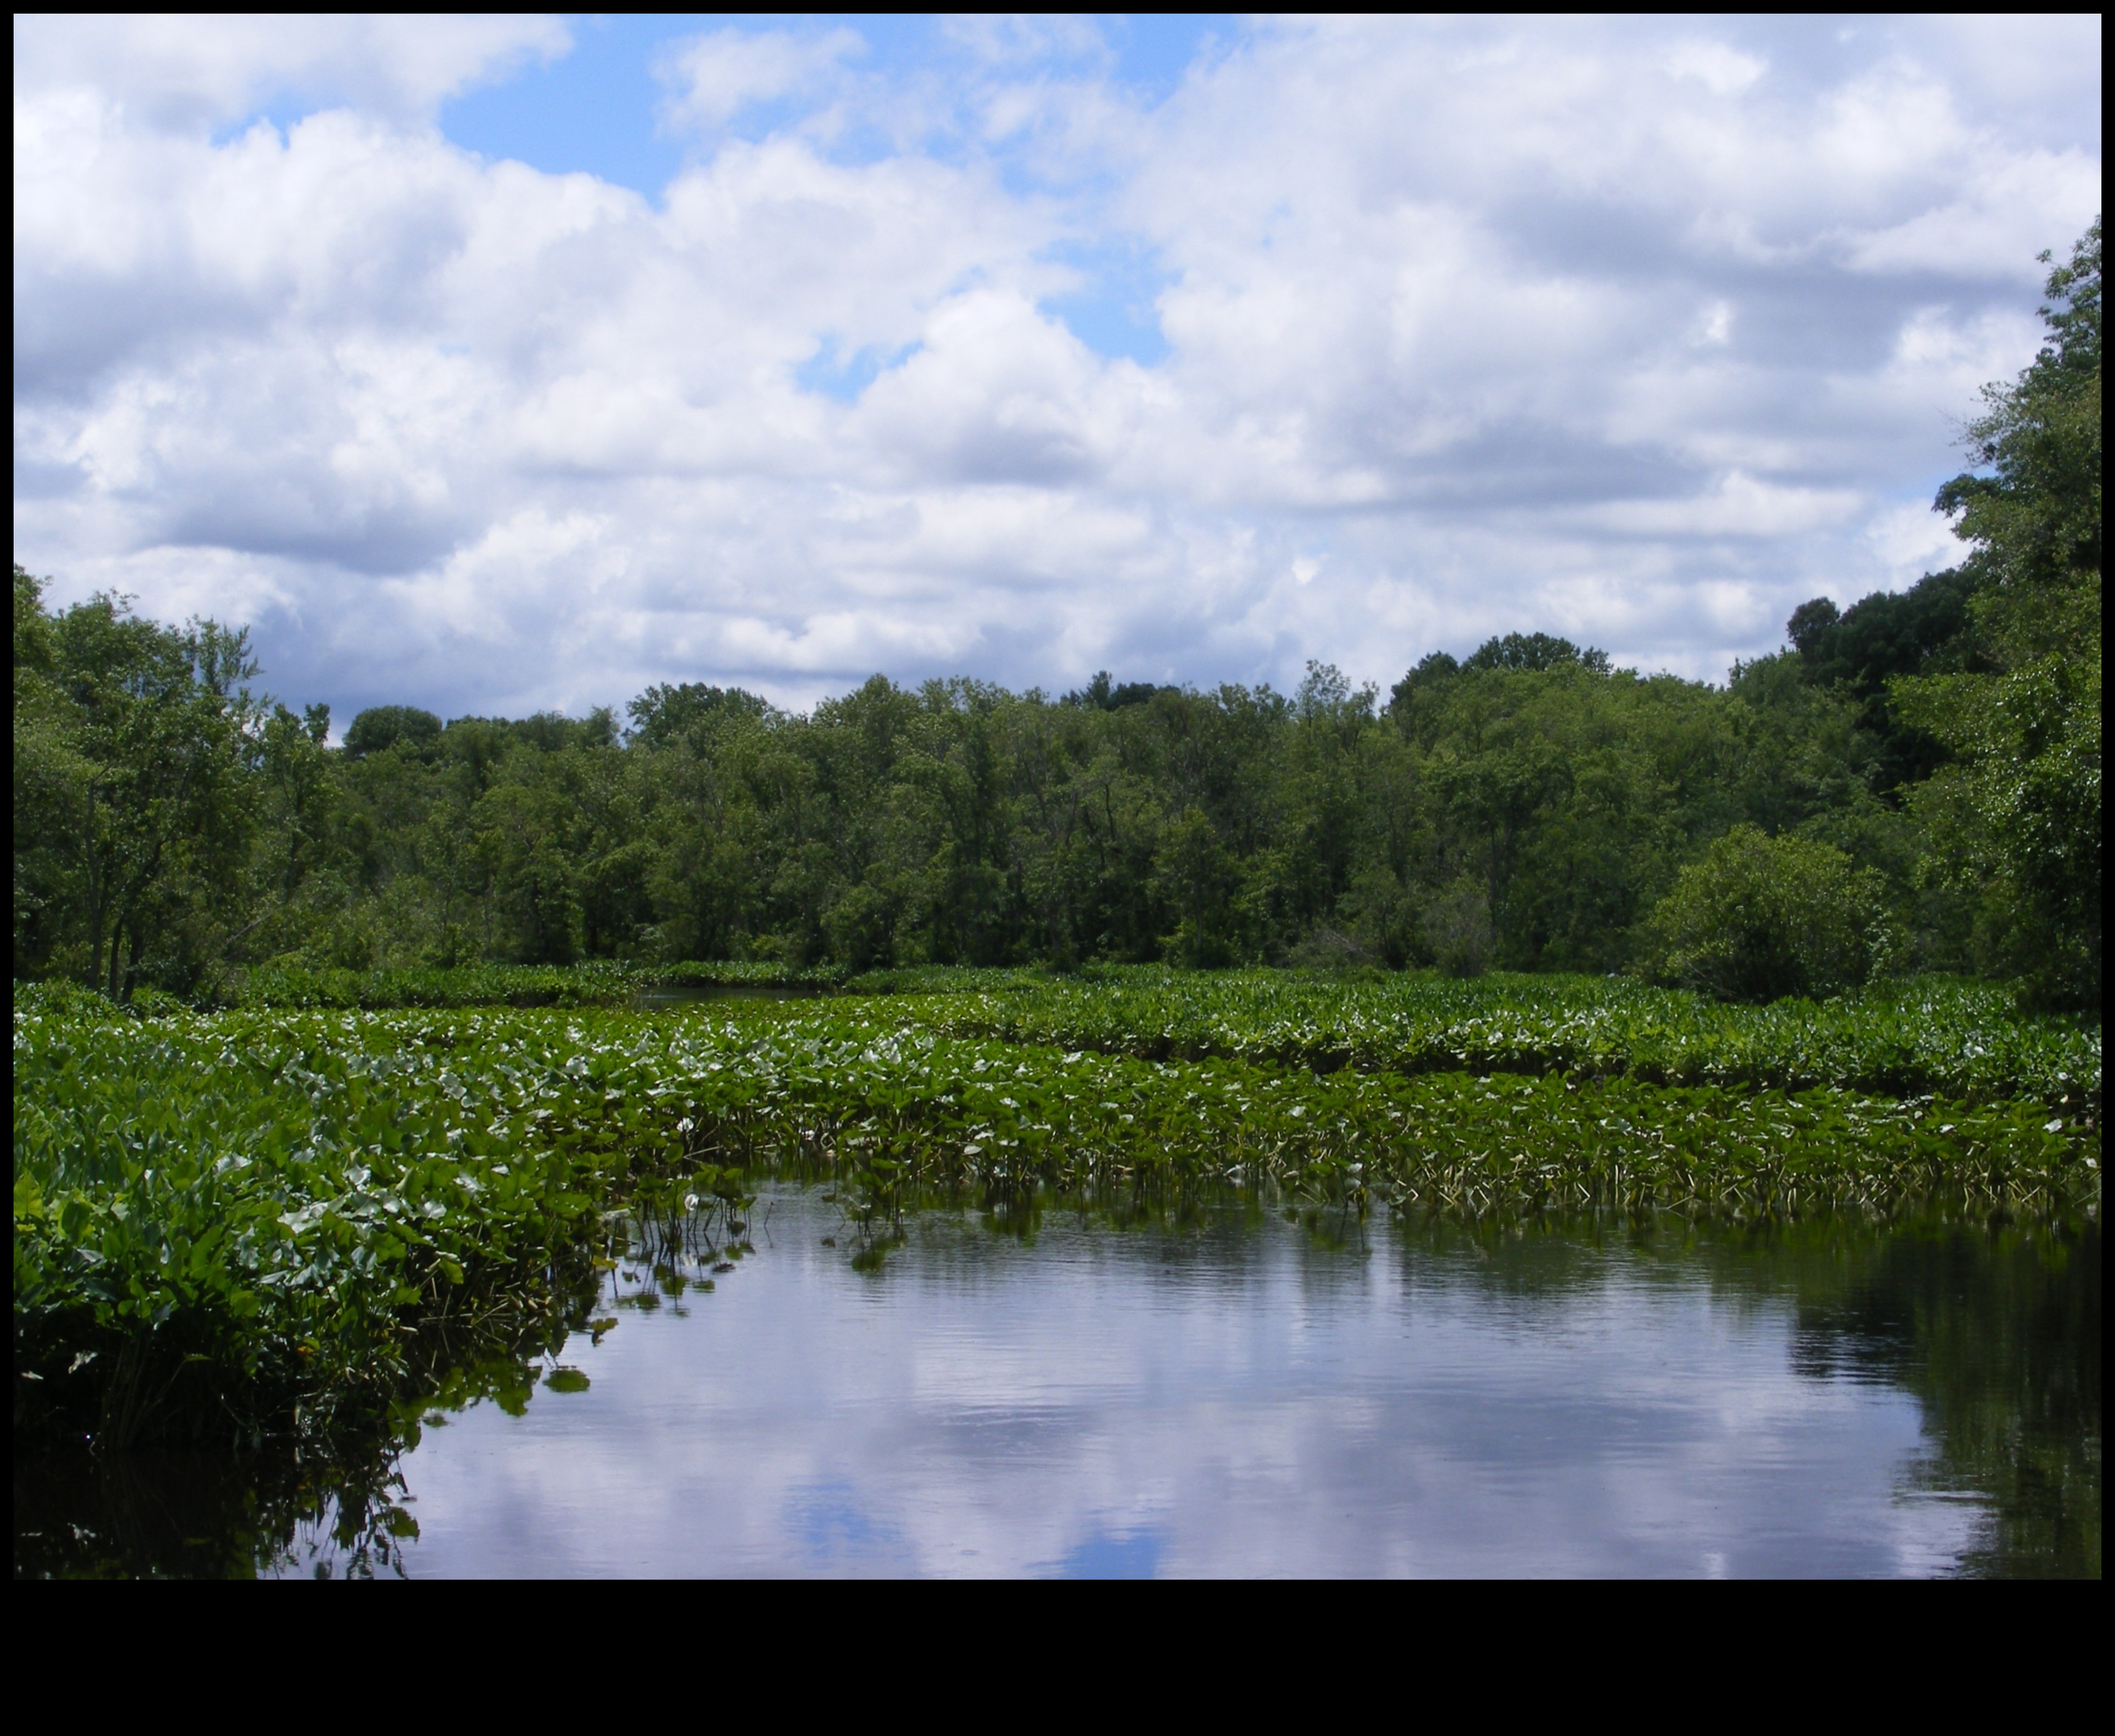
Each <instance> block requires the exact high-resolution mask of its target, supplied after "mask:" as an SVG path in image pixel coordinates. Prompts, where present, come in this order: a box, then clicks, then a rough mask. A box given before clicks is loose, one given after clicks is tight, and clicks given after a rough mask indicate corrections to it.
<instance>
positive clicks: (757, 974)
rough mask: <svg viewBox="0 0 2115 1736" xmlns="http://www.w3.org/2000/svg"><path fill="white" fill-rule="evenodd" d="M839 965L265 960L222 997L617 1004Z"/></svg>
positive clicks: (268, 1002) (300, 1003)
mask: <svg viewBox="0 0 2115 1736" xmlns="http://www.w3.org/2000/svg"><path fill="white" fill-rule="evenodd" d="M843 976H844V973H843V972H842V971H839V970H835V969H833V968H831V967H827V966H824V967H804V966H796V965H786V964H777V963H770V962H744V961H737V960H729V959H720V960H709V961H706V962H700V963H688V964H669V965H654V966H643V965H628V964H618V963H613V962H608V961H606V960H604V961H598V962H592V963H588V964H581V965H570V966H567V965H507V964H475V965H461V966H457V967H454V968H452V969H449V970H440V969H432V970H404V971H336V970H322V969H314V968H304V969H298V970H296V969H280V968H275V967H264V968H260V969H257V970H253V971H248V972H246V973H245V974H244V975H242V976H241V977H240V978H239V979H237V980H235V981H232V983H231V985H230V986H229V988H228V990H227V992H225V993H224V994H223V1000H224V1001H226V1002H227V1003H230V1004H233V1005H238V1006H244V1007H288V1008H293V1007H307V1008H332V1007H337V1008H386V1007H621V1006H623V1005H625V1004H626V1003H628V1002H630V1001H631V999H633V998H634V997H635V996H636V995H638V994H641V993H643V992H645V993H650V992H652V991H654V990H671V989H713V988H719V989H806V990H821V989H828V988H833V987H835V986H836V985H837V984H838V983H839V982H841V981H842V980H843Z"/></svg>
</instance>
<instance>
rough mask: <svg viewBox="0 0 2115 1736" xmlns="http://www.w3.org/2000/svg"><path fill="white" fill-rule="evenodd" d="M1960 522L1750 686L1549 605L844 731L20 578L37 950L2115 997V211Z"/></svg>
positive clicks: (742, 695)
mask: <svg viewBox="0 0 2115 1736" xmlns="http://www.w3.org/2000/svg"><path fill="white" fill-rule="evenodd" d="M2048 302H2049V305H2048V307H2046V308H2045V309H2044V319H2045V320H2046V323H2047V328H2048V337H2047V342H2046V343H2045V345H2044V347H2043V349H2042V351H2041V352H2040V354H2039V356H2038V357H2037V358H2036V359H2035V361H2034V362H2033V364H2032V365H2030V367H2028V368H2027V369H2026V371H2025V372H2024V373H2023V374H2021V376H2020V377H2019V378H2018V379H2016V380H2015V381H2012V382H2009V383H2003V384H2002V385H1997V386H1993V387H1991V388H1987V389H1986V393H1985V397H1984V404H1983V406H1982V411H1981V413H1980V415H1979V416H1976V417H1975V419H1974V420H1972V421H1971V422H1970V424H1969V425H1968V427H1967V429H1966V445H1967V448H1968V450H1969V454H1970V459H1971V467H1970V471H1968V472H1967V473H1966V474H1964V475H1961V476H1960V477H1958V478H1957V479H1956V480H1953V481H1952V482H1950V483H1948V485H1946V486H1945V488H1944V489H1942V490H1941V491H1940V493H1939V495H1938V501H1937V503H1936V504H1937V507H1938V509H1939V510H1941V511H1943V512H1946V513H1948V514H1949V515H1951V517H1952V520H1953V522H1954V524H1955V527H1956V529H1957V531H1958V532H1959V534H1960V535H1961V539H1962V542H1963V550H1964V553H1963V558H1962V559H1961V563H1960V564H1959V565H1957V567H1953V568H1952V569H1951V570H1949V571H1948V572H1940V573H1936V574H1933V575H1931V576H1928V577H1926V578H1925V580H1923V581H1922V582H1920V584H1918V585H1916V586H1914V587H1912V588H1911V589H1910V590H1906V591H1904V592H1901V593H1895V594H1880V595H1873V596H1870V597H1868V598H1866V599H1865V600H1864V601H1863V602H1861V603H1860V604H1857V605H1856V606H1855V607H1853V608H1851V609H1847V610H1843V611H1842V612H1840V613H1839V612H1838V610H1837V609H1836V607H1835V606H1834V605H1833V604H1831V603H1829V602H1828V601H1826V600H1816V601H1814V602H1811V603H1809V604H1805V605H1804V606H1803V607H1801V609H1799V610H1798V611H1797V612H1796V613H1794V614H1793V616H1792V619H1791V621H1790V622H1789V623H1788V627H1787V633H1788V640H1789V644H1788V647H1787V649H1786V650H1782V651H1780V652H1779V653H1778V654H1774V655H1772V656H1767V657H1763V658H1760V659H1757V660H1755V662H1752V663H1746V664H1740V665H1738V666H1737V667H1736V668H1734V669H1733V670H1732V672H1731V675H1730V677H1729V679H1728V680H1727V682H1726V684H1725V685H1724V686H1723V687H1717V686H1712V685H1709V684H1706V683H1701V682H1689V681H1683V680H1678V679H1677V678H1675V677H1672V676H1667V675H1650V676H1648V675H1643V674H1640V673H1637V672H1636V671H1633V670H1628V669H1621V668H1612V667H1611V666H1610V664H1609V659H1608V658H1607V657H1606V656H1605V655H1604V654H1602V653H1600V652H1598V651H1595V650H1582V649H1581V648H1580V647H1578V646H1576V645H1572V644H1571V643H1569V642H1567V641H1564V640H1562V639H1557V638H1552V637H1548V636H1544V635H1541V634H1530V635H1518V634H1515V635H1509V636H1505V637H1503V638H1495V639H1493V640H1492V641H1489V643H1488V644H1486V645H1484V646H1483V647H1482V648H1481V649H1480V650H1478V651H1476V652H1475V654H1473V655H1470V656H1469V657H1467V658H1466V659H1462V660H1460V661H1457V659H1454V658H1453V657H1451V656H1449V655H1447V654H1444V653H1434V654H1432V655H1430V656H1428V657H1426V658H1425V659H1424V660H1423V661H1422V662H1420V663H1419V664H1417V665H1416V667H1415V668H1413V669H1411V670H1410V671H1409V672H1408V673H1406V675H1404V677H1402V680H1401V681H1399V682H1397V683H1396V684H1395V685H1394V687H1392V690H1391V691H1388V693H1387V694H1385V695H1383V694H1382V693H1381V692H1380V691H1378V690H1377V689H1374V688H1354V687H1351V685H1350V683H1349V682H1347V681H1346V679H1345V678H1344V677H1342V675H1341V674H1340V673H1338V672H1337V670H1335V669H1334V668H1330V667H1328V666H1327V665H1316V664H1310V666H1309V670H1308V674H1307V677H1306V679H1305V681H1304V682H1302V683H1301V685H1300V687H1299V688H1298V691H1296V692H1295V693H1292V694H1291V695H1284V694H1280V693H1278V692H1276V691H1273V690H1272V689H1270V688H1269V687H1254V688H1251V687H1233V686H1228V687H1218V688H1217V689H1214V690H1213V691H1197V690H1195V689H1192V688H1188V687H1154V686H1150V685H1143V684H1117V683H1114V682H1112V680H1111V679H1110V678H1109V677H1107V676H1098V677H1095V679H1094V681H1093V682H1090V684H1088V685H1087V686H1086V687H1084V688H1081V689H1080V690H1079V691H1074V692H1070V693H1067V694H1065V695H1064V696H1062V697H1052V696H1047V695H1045V694H1044V693H1041V692H1036V691H1031V692H1028V693H1025V694H1016V693H1012V692H1007V691H1003V690H1002V689H999V688H998V687H990V686H987V685H984V684H983V683H981V682H975V681H972V680H966V679H958V680H952V681H945V682H937V681H936V682H929V683H927V684H926V685H925V686H924V687H920V688H918V689H915V691H914V690H909V689H906V688H903V687H898V686H897V685H895V684H893V683H892V682H889V681H888V680H885V679H883V677H879V676H877V677H874V679H872V680H870V681H869V682H867V683H866V684H865V686H864V687H860V688H859V689H858V690H857V691H855V692H852V693H849V694H846V695H845V696H842V697H841V698H838V699H834V700H828V701H827V702H825V703H824V704H821V705H818V706H817V707H816V708H815V709H814V711H813V712H812V713H811V714H808V715H805V716H801V715H793V714H787V713H785V712H782V711H780V710H777V709H775V708H773V706H772V705H768V704H767V703H766V702H765V701H764V700H762V699H760V698H758V697H757V696H755V695H752V694H750V693H747V692H745V691H741V690H739V689H723V688H719V687H709V686H703V685H698V684H681V685H671V686H659V687H653V688H650V689H649V690H648V691H646V692H645V693H643V694H641V695H640V696H639V697H637V698H636V699H635V700H633V701H632V702H631V705H629V706H628V707H627V708H626V715H625V716H624V717H623V718H622V719H619V718H618V717H617V715H616V714H614V713H613V712H611V711H608V710H599V711H596V712H594V713H593V714H590V715H589V716H587V717H585V718H580V719H570V718H566V717H562V716H555V715H543V716H537V717H531V718H528V719H517V720H502V719H489V718H478V717H464V718H457V719H453V720H452V721H450V722H447V723H443V720H442V719H440V718H438V717H437V716H435V715H434V714H432V713H430V712H427V711H424V710H416V709H414V708H411V707H408V706H383V707H380V708H378V709H374V710H366V711H363V712H361V713H360V714H359V715H357V716H356V717H355V718H353V719H351V721H350V723H349V724H348V725H347V727H346V729H345V731H344V733H343V736H342V742H341V743H340V745H338V746H331V745H329V744H330V735H331V731H330V719H329V716H328V712H327V711H326V710H325V709H324V708H323V707H321V706H310V708H308V710H306V711H305V713H302V714H296V713H295V712H293V711H291V710H289V709H287V707H286V706H284V705H280V704H278V703H275V702H273V700H270V699H268V698H267V697H265V696H262V695H261V694H260V692H259V690H258V689H257V688H256V687H255V682H256V680H257V677H258V674H259V672H258V670H257V668H256V665H255V660H254V659H253V658H252V657H251V655H250V650H249V646H248V641H247V639H246V636H245V634H244V633H243V632H241V631H236V630H232V629H230V628H227V627H223V626H220V625H218V624H215V623H213V622H204V621H195V622H190V623H189V624H188V625H186V626H183V627H171V626H167V625H163V624H160V623H157V622H153V621H150V620H148V619H145V618H141V617H140V616H138V615H136V614H135V613H132V612H131V610H130V609H129V608H128V606H127V605H126V603H125V602H124V600H123V599H118V598H115V597H111V596H98V597H94V598H92V599H89V600H87V601H85V602H82V603H79V604H74V605H72V606H71V607H69V608H65V609H54V608H53V607H52V606H50V604H48V600H47V598H46V595H45V591H46V586H45V583H44V581H41V580H39V579H38V578H36V577H34V576H31V575H30V574H29V573H27V572H25V571H24V570H23V568H22V567H21V566H19V565H18V566H17V567H16V569H15V684H14V705H15V973H16V977H17V978H18V979H24V978H38V977H43V976H53V975H57V976H69V977H72V978H75V979H76V980H79V981H84V982H88V983H93V984H95V985H99V986H102V987H103V988H105V989H106V990H108V991H109V992H111V993H112V994H117V995H120V996H124V995H126V994H131V992H133V991H134V990H135V989H137V988H140V987H143V986H154V987H157V988H160V989H163V990H168V991H172V992H176V993H179V994H189V995H198V996H211V995H213V994H215V993H216V992H218V990H219V986H220V985H224V984H225V983H227V981H231V980H232V979H233V978H234V977H235V976H236V975H237V974H238V973H240V972H241V971H244V970H245V969H247V968H249V967H254V966H256V965H258V964H261V963H265V962H278V963H281V964H289V963H291V964H310V965H329V966H338V967H356V968H365V967H379V966H384V965H408V964H442V965H447V964H456V963H466V962H475V961H480V960H493V961H513V962H524V963H563V962H571V961H573V960H576V959H580V958H622V959H630V960H636V961H641V962H660V961H672V960H680V959H716V958H751V959H778V960H783V961H786V962H791V963H803V964H805V963H813V962H823V961H827V962H836V963H839V964H842V965H843V966H845V967H848V968H855V969H856V968H864V967H869V966H874V965H879V964H897V965H902V964H910V963H921V962H932V963H954V962H961V963H979V964H984V963H1012V962H1032V961H1044V962H1049V963H1051V964H1053V965H1057V966H1059V967H1066V966H1070V965H1073V964H1076V963H1078V962H1084V961H1086V960H1090V959H1096V958H1113V959H1126V960H1150V959H1166V960H1169V961H1172V962H1181V963H1185V964H1190V965H1195V966H1215V965H1223V964H1231V963H1236V962H1255V961H1264V962H1296V963H1309V964H1314V965H1359V964H1368V965H1373V966H1378V967H1404V966H1409V965H1427V964H1434V965H1438V966H1439V967H1443V968H1445V969H1447V970H1450V971H1457V972H1460V973H1463V974H1473V973H1475V972H1476V971H1480V970H1482V969H1484V968H1486V967H1503V968H1510V969H1516V970H1567V971H1597V972H1606V971H1640V972H1642V973H1644V974H1647V975H1650V976H1657V977H1659V978H1660V979H1662V980H1666V981H1675V982H1683V983H1688V984H1691V985H1694V986H1697V987H1700V988H1704V989H1707V990H1712V991H1713V992H1716V993H1719V994H1725V995H1728V996H1732V997H1737V998H1746V999H1764V998H1768V997H1769V996H1771V995H1773V994H1783V993H1788V992H1812V993H1824V992H1828V991H1829V990H1834V989H1837V988H1841V987H1845V986H1848V985H1851V984H1854V983H1856V982H1858V981H1863V980H1865V978H1867V977H1869V976H1872V975H1874V974H1875V973H1889V972H1906V971H1924V970H1929V971H1961V972H1970V973H1975V974H1978V975H1984V976H1999V977H2006V978H2011V979H2015V980H2016V981H2019V982H2020V983H2021V985H2022V986H2023V989H2024V990H2026V993H2027V994H2029V995H2030V998H2032V999H2035V1000H2036V1001H2038V1002H2039V1003H2044V1004H2051V1005H2059V1006H2072V1007H2089V1006H2090V1007H2095V1008H2097V1006H2098V1003H2099V994H2100V231H2099V223H2097V222H2096V223H2094V227H2092V229H2091V230H2090V231H2089V232H2088V233H2087V235H2086V236H2085V237H2084V238H2083V239H2082V240H2081V241H2080V243H2079V244H2078V246H2077V247H2076V250H2074V252H2073V255H2072V256H2071V259H2069V260H2068V261H2067V262H2066V263H2064V264H2060V265H2057V266H2055V267H2054V268H2053V270H2052V272H2051V273H2050V277H2049V280H2048Z"/></svg>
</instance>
